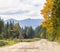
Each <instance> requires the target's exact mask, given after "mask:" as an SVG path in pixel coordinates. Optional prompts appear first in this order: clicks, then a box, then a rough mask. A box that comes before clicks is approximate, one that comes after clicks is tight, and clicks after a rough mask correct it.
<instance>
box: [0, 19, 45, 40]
mask: <svg viewBox="0 0 60 52" xmlns="http://www.w3.org/2000/svg"><path fill="white" fill-rule="evenodd" d="M42 31H44V30H43V28H42V26H38V27H36V28H35V29H33V28H32V27H25V28H21V27H20V25H19V23H14V21H10V22H7V23H6V24H4V20H3V19H0V39H31V38H40V34H41V33H42Z"/></svg>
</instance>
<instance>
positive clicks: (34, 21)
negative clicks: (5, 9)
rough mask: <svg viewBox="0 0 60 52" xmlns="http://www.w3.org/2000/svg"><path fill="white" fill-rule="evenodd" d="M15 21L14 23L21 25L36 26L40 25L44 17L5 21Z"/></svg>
mask: <svg viewBox="0 0 60 52" xmlns="http://www.w3.org/2000/svg"><path fill="white" fill-rule="evenodd" d="M10 21H12V22H13V21H14V23H19V24H20V26H21V27H23V28H24V27H25V26H28V27H29V26H32V27H33V28H36V27H37V26H40V25H41V23H42V21H43V19H24V20H16V19H8V20H6V21H5V23H7V22H10Z"/></svg>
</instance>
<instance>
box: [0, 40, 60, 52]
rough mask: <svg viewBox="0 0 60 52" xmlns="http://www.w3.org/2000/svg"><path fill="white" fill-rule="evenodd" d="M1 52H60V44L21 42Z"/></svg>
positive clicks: (1, 49)
mask: <svg viewBox="0 0 60 52" xmlns="http://www.w3.org/2000/svg"><path fill="white" fill-rule="evenodd" d="M0 52H60V44H58V43H56V42H49V41H47V40H45V39H42V40H40V41H36V42H20V43H18V44H15V45H12V46H7V47H4V48H0Z"/></svg>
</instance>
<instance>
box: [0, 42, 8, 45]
mask: <svg viewBox="0 0 60 52" xmlns="http://www.w3.org/2000/svg"><path fill="white" fill-rule="evenodd" d="M6 44H8V43H7V42H4V41H0V46H5V45H6Z"/></svg>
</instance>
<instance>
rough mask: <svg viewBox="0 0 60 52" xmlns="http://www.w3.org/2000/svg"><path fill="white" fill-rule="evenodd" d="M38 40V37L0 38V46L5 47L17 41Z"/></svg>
mask: <svg viewBox="0 0 60 52" xmlns="http://www.w3.org/2000/svg"><path fill="white" fill-rule="evenodd" d="M38 40H40V38H33V39H20V40H18V39H14V40H11V39H8V40H0V47H5V46H11V45H13V44H16V43H19V42H34V41H38Z"/></svg>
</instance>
